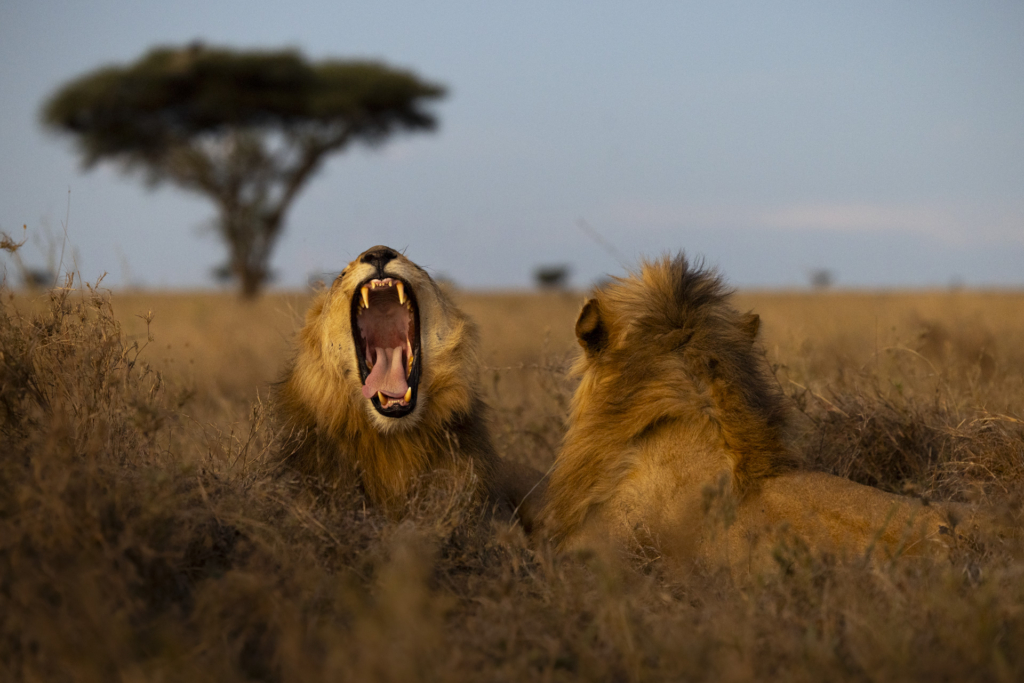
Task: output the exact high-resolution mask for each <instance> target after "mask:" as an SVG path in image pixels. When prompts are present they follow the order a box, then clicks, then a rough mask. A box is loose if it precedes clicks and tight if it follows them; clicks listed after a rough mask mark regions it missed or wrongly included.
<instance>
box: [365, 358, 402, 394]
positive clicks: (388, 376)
mask: <svg viewBox="0 0 1024 683" xmlns="http://www.w3.org/2000/svg"><path fill="white" fill-rule="evenodd" d="M374 353H375V354H376V356H377V358H376V360H375V361H374V364H373V369H372V370H370V374H369V375H368V376H367V378H366V384H364V385H363V398H372V397H373V396H375V395H376V393H377V392H378V391H379V392H381V393H382V394H384V395H385V396H390V397H391V398H403V397H404V396H405V392H406V391H407V390H408V389H409V384H408V383H407V382H406V381H405V367H404V363H402V347H401V346H396V347H395V348H393V349H382V348H380V347H377V348H376V349H375V350H374Z"/></svg>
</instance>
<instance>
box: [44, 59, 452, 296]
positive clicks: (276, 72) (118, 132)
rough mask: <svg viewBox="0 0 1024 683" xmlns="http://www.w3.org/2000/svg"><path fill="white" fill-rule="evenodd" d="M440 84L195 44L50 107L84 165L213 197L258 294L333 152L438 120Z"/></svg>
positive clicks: (367, 67) (92, 80)
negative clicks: (285, 232) (301, 199)
mask: <svg viewBox="0 0 1024 683" xmlns="http://www.w3.org/2000/svg"><path fill="white" fill-rule="evenodd" d="M443 95H444V88H443V87H441V86H439V85H437V84H434V83H428V82H425V81H422V80H420V79H419V78H418V77H417V76H415V75H414V74H412V73H410V72H408V71H401V70H397V69H393V68H390V67H388V66H386V65H384V64H380V63H377V62H366V61H337V60H327V61H322V62H316V63H310V62H307V61H306V60H305V59H304V58H303V57H302V55H301V54H299V53H297V52H295V51H291V50H287V51H277V52H261V51H234V50H227V49H215V48H208V47H204V46H203V45H200V44H193V45H191V46H188V47H185V48H157V49H154V50H152V51H151V52H149V53H148V54H146V55H145V56H143V57H142V58H141V59H140V60H138V61H137V62H135V63H134V64H131V65H128V66H113V67H106V68H102V69H99V70H97V71H93V72H91V73H88V74H85V75H84V76H81V77H79V78H77V79H75V80H73V81H71V82H69V83H68V84H66V85H64V86H63V87H62V88H60V89H59V90H58V91H57V92H56V93H55V94H54V95H53V96H52V97H51V99H50V100H49V101H48V102H47V103H46V104H45V106H44V108H43V112H42V116H43V121H44V123H45V124H47V125H49V126H52V127H54V128H56V129H58V130H62V131H66V132H70V133H72V134H74V135H75V136H76V137H77V141H78V146H79V151H80V152H81V154H82V159H83V162H84V166H85V167H86V168H91V167H92V166H94V165H95V164H96V163H97V162H99V161H101V160H105V159H109V160H112V161H114V162H117V163H119V164H120V165H121V166H122V168H123V169H125V170H126V171H137V172H141V173H142V174H144V176H145V178H146V180H147V182H149V183H150V184H151V185H155V184H158V183H161V182H164V181H170V182H172V183H175V184H177V185H179V186H181V187H183V188H186V189H188V190H192V191H195V192H200V193H202V194H204V195H206V196H207V197H209V198H211V199H212V200H213V201H214V202H215V203H216V204H217V207H218V209H219V216H218V220H217V222H216V228H217V232H218V233H219V234H220V236H221V237H222V238H223V239H224V241H225V242H226V243H227V245H228V248H229V251H230V257H229V260H228V263H227V264H225V265H224V266H223V267H222V268H221V269H219V270H220V272H221V273H222V274H223V275H226V276H228V277H234V278H237V279H238V280H239V282H240V284H241V292H242V295H243V296H244V297H247V298H251V297H254V296H256V295H257V294H258V292H259V290H260V287H261V286H262V285H263V284H264V283H265V282H266V281H267V279H268V275H269V270H268V266H269V260H270V254H271V251H272V249H273V247H274V244H275V242H276V241H277V238H278V237H279V236H280V234H281V230H282V227H283V225H284V215H285V213H286V212H287V210H288V207H289V206H290V205H291V203H292V202H293V201H294V200H295V197H296V195H297V194H298V192H299V190H300V189H301V188H302V186H303V184H304V183H305V182H306V181H307V180H308V179H309V178H310V176H311V175H312V174H313V173H314V172H315V171H316V170H317V169H318V168H319V167H320V164H321V163H322V161H323V160H324V158H325V157H326V155H327V154H329V153H331V152H337V151H340V150H342V149H344V148H345V147H346V146H347V145H348V144H350V143H352V142H356V141H361V142H364V143H369V144H379V143H382V142H383V141H384V140H385V139H387V138H388V137H389V136H391V135H392V134H393V133H396V132H399V131H429V130H433V129H434V128H435V126H436V120H435V118H434V116H433V115H432V114H431V113H430V112H429V111H428V110H427V109H426V108H425V107H426V105H427V103H428V101H430V100H435V99H438V98H440V97H442V96H443Z"/></svg>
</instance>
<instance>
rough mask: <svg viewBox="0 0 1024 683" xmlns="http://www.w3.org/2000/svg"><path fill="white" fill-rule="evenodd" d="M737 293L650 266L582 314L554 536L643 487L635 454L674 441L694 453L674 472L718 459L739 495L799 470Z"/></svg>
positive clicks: (555, 486)
mask: <svg viewBox="0 0 1024 683" xmlns="http://www.w3.org/2000/svg"><path fill="white" fill-rule="evenodd" d="M729 295H730V292H729V291H728V290H727V289H726V288H725V286H724V285H723V283H722V281H721V279H720V278H719V277H718V276H717V275H716V274H715V273H714V272H713V271H710V270H707V269H704V268H701V267H696V268H695V267H692V266H691V265H690V264H689V263H687V261H686V259H685V257H684V256H682V255H679V256H677V257H675V258H668V257H665V258H662V259H659V260H656V261H645V262H643V263H642V264H641V268H640V270H639V271H638V272H636V273H633V274H631V275H630V276H629V277H626V278H615V279H614V280H613V281H612V282H611V283H610V284H608V285H606V286H604V287H603V288H601V289H599V290H597V291H596V292H595V293H594V296H593V298H591V299H590V300H588V301H587V302H586V303H585V304H584V306H583V309H582V311H581V312H580V315H579V318H578V320H577V321H576V337H577V340H578V341H579V344H580V346H581V347H582V349H583V353H582V354H581V356H580V358H579V360H578V361H577V363H576V366H575V372H576V374H577V375H578V376H579V377H580V385H579V387H578V388H577V390H576V392H575V394H574V396H573V402H572V409H571V415H570V421H569V430H568V432H567V434H566V437H565V443H564V445H563V449H562V452H561V454H560V455H559V458H558V460H557V461H556V464H555V467H554V470H553V472H552V475H551V483H550V486H549V489H548V493H549V498H550V500H549V510H548V512H549V531H550V532H551V533H552V535H553V536H554V537H555V538H565V537H566V536H567V535H571V534H572V533H573V531H574V530H575V529H577V528H578V527H579V525H581V524H582V523H583V521H584V519H585V518H586V517H587V515H588V514H589V511H590V510H591V509H592V508H593V507H594V506H600V505H602V504H603V503H607V502H609V501H610V500H611V499H612V498H613V497H614V496H616V495H618V494H619V492H620V491H621V485H622V482H623V481H625V480H627V479H630V477H632V479H631V481H634V484H631V485H632V486H634V488H636V487H637V486H641V485H640V484H635V481H636V475H635V471H634V470H633V468H634V466H635V464H636V462H637V460H636V458H637V457H638V456H637V455H636V454H637V453H638V452H639V451H638V449H644V448H649V447H650V444H651V443H660V442H664V435H666V434H668V433H672V434H674V435H675V436H673V437H672V438H677V437H679V435H680V434H681V435H683V436H682V443H685V444H686V446H685V447H683V448H682V450H679V447H678V446H677V447H676V449H677V451H679V452H678V455H673V456H672V458H673V459H675V460H679V461H680V466H679V467H678V468H675V470H678V471H680V472H682V471H684V470H685V468H686V467H687V466H688V463H687V462H686V458H687V456H686V452H687V451H688V450H689V451H691V452H697V451H699V452H700V453H704V454H708V453H713V454H720V455H716V456H714V458H720V461H721V462H722V465H721V466H719V465H714V467H722V468H725V469H727V470H729V471H731V474H732V481H733V486H734V487H735V489H736V491H737V493H741V494H742V492H743V491H744V490H745V489H746V488H748V487H749V485H750V484H751V483H752V482H754V481H756V480H758V479H759V478H763V477H766V476H772V475H773V474H776V473H778V472H781V471H784V470H786V469H788V468H789V467H791V466H792V465H793V463H794V460H793V458H792V456H791V455H790V452H789V450H788V449H787V447H786V446H785V445H784V431H785V427H786V415H787V410H786V408H785V403H784V400H783V396H782V393H781V391H780V390H779V388H778V387H777V385H776V384H775V383H774V381H773V378H772V377H771V374H770V372H769V368H768V364H767V361H766V360H765V358H764V355H763V353H762V352H761V350H760V349H759V348H758V345H757V344H756V339H757V334H758V330H759V327H760V320H759V318H758V316H757V315H754V314H751V313H747V314H741V313H739V312H738V311H736V310H735V309H734V308H733V307H732V306H731V305H730V304H729ZM659 440H660V441H659ZM658 447H659V448H669V449H670V452H673V453H675V452H676V451H671V447H672V444H671V443H666V444H665V446H658ZM645 457H646V456H645ZM714 458H712V459H714ZM709 462H710V461H709ZM668 471H673V468H669V470H668ZM631 472H632V474H631ZM641 488H642V487H641ZM636 495H637V496H638V498H637V500H642V499H643V497H644V495H646V494H644V493H642V492H640V493H638V494H636ZM630 505H632V503H631V504H630Z"/></svg>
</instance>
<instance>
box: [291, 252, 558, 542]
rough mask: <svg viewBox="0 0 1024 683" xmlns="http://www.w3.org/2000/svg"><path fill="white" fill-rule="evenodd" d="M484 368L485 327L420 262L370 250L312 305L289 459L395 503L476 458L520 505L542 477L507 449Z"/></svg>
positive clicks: (509, 506) (312, 473)
mask: <svg viewBox="0 0 1024 683" xmlns="http://www.w3.org/2000/svg"><path fill="white" fill-rule="evenodd" d="M371 319H372V322H368V321H370V320H371ZM377 347H381V348H377ZM378 365H379V366H380V367H381V368H386V370H384V371H383V372H376V371H375V368H377V366H378ZM377 369H379V368H377ZM479 372H480V361H479V358H478V334H477V329H476V326H475V324H474V323H473V322H472V321H471V320H470V319H469V318H468V317H467V316H466V315H465V314H464V313H463V312H462V311H460V310H459V309H458V307H457V306H456V305H455V304H454V302H452V301H451V299H449V298H448V296H447V295H446V294H445V293H444V292H443V291H442V290H441V289H440V287H438V286H437V284H436V283H435V282H434V281H433V279H431V278H430V276H429V275H428V274H427V273H426V271H424V270H423V269H422V268H420V267H419V266H417V265H416V264H415V263H413V262H412V261H410V260H409V259H407V258H406V257H405V256H403V255H402V254H399V253H398V252H396V251H394V250H393V249H389V248H388V247H384V246H379V247H374V248H372V249H369V250H367V251H366V252H364V253H363V254H360V255H359V256H358V257H357V258H356V259H355V260H354V261H352V263H350V264H349V265H348V266H347V267H346V268H345V270H343V271H342V272H341V274H340V275H339V276H338V278H337V279H336V280H335V281H334V283H333V284H332V285H331V287H330V288H329V289H327V290H326V291H324V292H322V293H321V294H320V295H319V296H318V297H317V298H316V300H315V301H314V302H313V303H312V305H311V306H310V308H309V310H308V312H307V314H306V321H305V325H304V326H303V328H302V330H301V331H300V333H299V336H298V344H297V350H296V354H295V358H294V360H293V362H292V364H291V366H290V367H289V368H288V370H287V372H286V373H285V377H284V379H283V380H282V382H281V383H280V385H279V387H278V391H277V406H278V411H279V413H280V414H281V416H282V419H283V423H284V428H285V433H286V438H285V439H284V443H283V446H282V449H281V458H282V460H283V461H284V462H285V463H286V464H287V465H288V466H289V467H291V468H292V469H293V470H295V471H297V472H299V473H301V474H303V475H306V476H307V477H312V478H315V479H318V480H321V481H324V482H327V483H328V484H332V483H333V484H335V485H336V484H338V483H340V482H343V481H354V482H355V483H357V484H358V485H359V486H361V487H362V488H363V490H364V491H365V492H366V494H367V496H368V497H369V499H370V501H371V502H372V503H374V504H376V505H380V506H383V507H385V508H388V509H395V508H396V507H400V506H401V504H402V503H403V502H404V501H405V500H406V498H407V496H408V491H409V487H410V486H411V485H412V484H413V483H414V482H415V481H416V480H417V479H418V478H420V477H421V476H422V475H424V474H426V473H428V472H430V471H432V470H436V469H438V468H452V467H456V468H460V469H464V468H465V467H466V466H468V467H469V468H470V469H471V470H472V472H473V474H474V475H475V476H476V477H477V478H478V480H479V481H480V483H481V488H482V489H483V493H484V494H485V495H486V496H487V497H488V498H490V499H491V500H492V501H493V502H495V503H497V504H499V505H500V506H502V507H503V508H504V509H505V511H506V512H509V513H510V512H511V510H513V509H515V508H517V507H519V506H520V505H522V503H523V497H524V496H525V495H526V492H527V491H529V490H530V488H531V487H532V486H533V484H534V483H535V482H536V480H537V478H539V476H540V475H539V473H535V472H533V471H532V470H530V469H529V468H526V467H525V466H519V465H517V464H514V463H510V462H506V461H504V460H503V459H501V458H500V457H499V456H498V455H497V453H496V452H495V450H494V447H493V445H492V443H491V439H490V434H489V432H488V428H487V408H486V405H485V403H484V401H483V399H482V397H481V392H480V387H479ZM403 393H404V396H403ZM528 508H529V505H527V506H526V507H525V508H524V509H528ZM525 523H527V524H528V523H529V522H528V521H526V522H525Z"/></svg>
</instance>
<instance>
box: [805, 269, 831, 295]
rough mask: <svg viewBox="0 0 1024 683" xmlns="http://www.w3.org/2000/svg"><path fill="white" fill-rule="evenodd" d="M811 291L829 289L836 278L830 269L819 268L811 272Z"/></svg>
mask: <svg viewBox="0 0 1024 683" xmlns="http://www.w3.org/2000/svg"><path fill="white" fill-rule="evenodd" d="M809 277H810V280H811V289H818V290H824V289H828V288H829V287H831V286H832V284H833V283H834V282H835V276H834V275H833V274H832V271H831V270H829V269H828V268H817V269H815V270H812V271H811V272H810V275H809Z"/></svg>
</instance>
